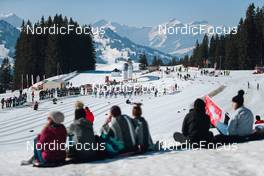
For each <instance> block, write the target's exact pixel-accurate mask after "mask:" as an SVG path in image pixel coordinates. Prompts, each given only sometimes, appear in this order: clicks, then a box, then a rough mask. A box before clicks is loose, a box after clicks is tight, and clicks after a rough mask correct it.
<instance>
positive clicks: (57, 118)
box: [49, 111, 64, 124]
mask: <svg viewBox="0 0 264 176" xmlns="http://www.w3.org/2000/svg"><path fill="white" fill-rule="evenodd" d="M49 117H50V118H51V119H52V121H53V122H54V123H56V124H61V123H62V122H63V121H64V114H63V113H62V112H60V111H52V112H50V113H49Z"/></svg>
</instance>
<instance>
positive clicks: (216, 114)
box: [205, 96, 223, 126]
mask: <svg viewBox="0 0 264 176" xmlns="http://www.w3.org/2000/svg"><path fill="white" fill-rule="evenodd" d="M205 109H206V113H207V115H208V116H209V117H210V120H211V123H212V124H213V125H214V126H216V123H217V122H219V121H220V120H221V119H222V118H223V110H222V109H221V108H220V107H219V106H218V105H217V104H216V103H215V102H214V101H213V100H212V99H211V98H210V97H209V96H206V97H205Z"/></svg>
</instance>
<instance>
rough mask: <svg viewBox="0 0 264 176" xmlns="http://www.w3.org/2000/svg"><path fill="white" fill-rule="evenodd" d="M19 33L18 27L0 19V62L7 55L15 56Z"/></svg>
mask: <svg viewBox="0 0 264 176" xmlns="http://www.w3.org/2000/svg"><path fill="white" fill-rule="evenodd" d="M19 33H20V32H19V30H18V29H17V28H15V27H14V26H12V25H11V24H9V23H7V22H6V21H4V20H0V63H1V61H2V59H3V58H4V57H6V56H8V57H11V58H12V57H14V54H15V46H16V41H17V38H18V37H19Z"/></svg>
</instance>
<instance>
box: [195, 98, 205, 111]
mask: <svg viewBox="0 0 264 176" xmlns="http://www.w3.org/2000/svg"><path fill="white" fill-rule="evenodd" d="M193 106H194V109H196V110H200V111H201V112H205V103H204V101H203V100H202V99H200V98H197V99H196V100H195V101H194V105H193Z"/></svg>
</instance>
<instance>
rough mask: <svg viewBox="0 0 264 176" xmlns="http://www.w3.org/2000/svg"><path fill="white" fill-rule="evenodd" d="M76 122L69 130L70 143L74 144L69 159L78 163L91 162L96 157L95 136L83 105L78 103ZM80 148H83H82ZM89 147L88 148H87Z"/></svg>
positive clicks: (76, 106)
mask: <svg viewBox="0 0 264 176" xmlns="http://www.w3.org/2000/svg"><path fill="white" fill-rule="evenodd" d="M75 108H76V110H75V118H74V122H73V123H72V124H71V125H70V127H69V129H68V135H69V136H70V139H69V141H71V142H73V145H72V146H71V147H70V150H69V153H68V157H69V158H71V159H73V160H74V161H77V162H82V161H91V160H94V159H95V157H96V151H95V150H94V148H95V147H96V146H95V145H96V142H95V136H94V131H93V125H92V123H91V122H90V121H88V120H87V119H86V113H85V110H84V109H83V103H82V102H80V101H77V102H76V104H75ZM80 146H82V147H81V148H80ZM87 147H88V148H87Z"/></svg>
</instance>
